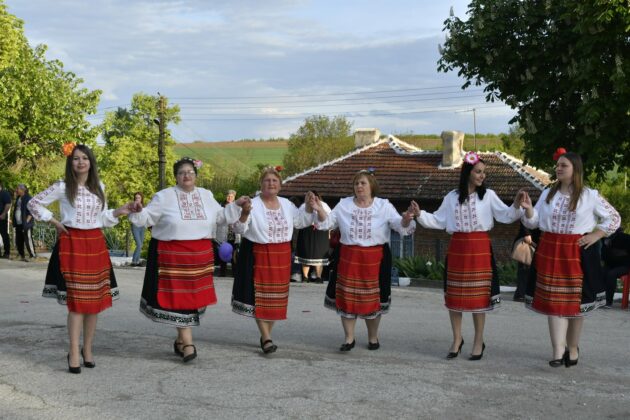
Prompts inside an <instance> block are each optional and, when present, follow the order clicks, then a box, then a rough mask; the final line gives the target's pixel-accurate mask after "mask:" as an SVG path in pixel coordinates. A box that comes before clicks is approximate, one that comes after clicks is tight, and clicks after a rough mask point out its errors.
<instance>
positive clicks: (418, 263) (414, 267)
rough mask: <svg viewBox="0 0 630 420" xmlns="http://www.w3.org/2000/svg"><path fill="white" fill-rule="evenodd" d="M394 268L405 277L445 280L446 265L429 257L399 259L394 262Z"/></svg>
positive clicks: (416, 256) (417, 256) (418, 256)
mask: <svg viewBox="0 0 630 420" xmlns="http://www.w3.org/2000/svg"><path fill="white" fill-rule="evenodd" d="M394 267H396V268H397V269H398V272H399V273H400V275H401V276H404V277H413V278H418V277H424V278H427V279H430V280H442V279H443V278H444V263H443V262H441V261H436V260H435V258H434V257H431V256H428V255H415V256H412V257H405V258H397V259H395V260H394Z"/></svg>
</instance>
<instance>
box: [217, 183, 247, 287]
mask: <svg viewBox="0 0 630 420" xmlns="http://www.w3.org/2000/svg"><path fill="white" fill-rule="evenodd" d="M235 199H236V191H234V190H228V191H227V193H226V195H225V201H224V202H223V207H225V206H227V205H228V204H230V203H231V202H233V201H234V200H235ZM226 241H227V242H228V243H229V244H230V245H232V249H233V252H232V271H233V270H234V261H235V258H236V249H237V247H238V244H239V243H240V242H241V235H239V234H236V233H234V229H232V226H230V225H217V234H216V241H215V246H216V250H215V255H218V249H219V245H221V244H222V243H223V242H226ZM218 262H219V276H221V277H225V276H226V275H227V262H226V261H223V260H222V259H220V258H219V259H218Z"/></svg>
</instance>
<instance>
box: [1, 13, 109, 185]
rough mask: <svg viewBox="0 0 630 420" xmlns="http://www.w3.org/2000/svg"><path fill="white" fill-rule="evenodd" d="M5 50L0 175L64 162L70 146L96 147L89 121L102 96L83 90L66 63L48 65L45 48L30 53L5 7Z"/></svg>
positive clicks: (94, 135) (3, 36) (3, 29)
mask: <svg viewBox="0 0 630 420" xmlns="http://www.w3.org/2000/svg"><path fill="white" fill-rule="evenodd" d="M0 46H2V49H1V50H0V154H1V155H2V162H1V163H0V175H4V176H6V175H7V173H9V172H10V171H11V170H12V168H13V167H14V166H16V165H17V166H19V167H20V168H23V169H25V170H32V169H35V167H36V165H37V163H38V162H39V161H40V160H41V159H45V158H56V157H58V156H60V155H61V146H62V144H63V143H64V142H67V141H69V140H74V141H80V142H83V143H92V144H93V143H94V142H95V139H96V134H97V130H96V128H95V127H92V126H91V124H90V123H89V122H88V121H87V119H86V118H85V117H86V116H87V115H89V114H93V113H95V112H96V107H97V105H98V102H99V97H100V94H101V92H100V91H98V90H95V91H90V90H88V89H86V88H84V87H82V83H83V80H82V79H80V78H78V77H77V76H76V75H75V74H74V73H72V72H68V71H66V70H64V67H63V63H62V62H61V61H59V60H47V59H46V57H45V54H46V49H47V47H46V46H45V45H38V46H36V47H35V48H31V47H30V45H29V44H28V41H27V39H26V37H24V34H23V29H22V22H21V21H20V20H19V19H17V18H15V17H14V16H12V15H10V14H9V13H7V12H6V7H5V6H4V4H3V3H0ZM5 47H6V49H5Z"/></svg>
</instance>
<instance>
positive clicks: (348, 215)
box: [316, 197, 416, 246]
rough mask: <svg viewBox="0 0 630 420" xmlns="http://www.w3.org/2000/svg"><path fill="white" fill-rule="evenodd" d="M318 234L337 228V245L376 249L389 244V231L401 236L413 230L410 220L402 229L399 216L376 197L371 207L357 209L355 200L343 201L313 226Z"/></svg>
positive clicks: (385, 200)
mask: <svg viewBox="0 0 630 420" xmlns="http://www.w3.org/2000/svg"><path fill="white" fill-rule="evenodd" d="M316 226H317V228H318V229H320V230H330V229H336V228H339V232H340V233H341V238H340V242H341V243H342V244H344V245H359V246H375V245H382V244H384V243H387V242H389V239H390V236H391V230H392V229H393V230H395V231H396V232H398V233H400V235H401V236H406V235H410V234H412V233H413V232H414V231H415V230H416V222H414V221H413V220H412V221H411V222H410V223H409V226H407V227H403V225H402V216H401V215H400V214H399V213H398V212H397V211H396V208H395V207H394V206H393V205H392V203H390V202H389V200H387V199H384V198H378V197H375V198H374V201H372V205H371V206H370V207H365V208H364V207H358V206H357V205H356V204H354V197H346V198H342V199H341V201H339V203H337V205H336V206H335V208H334V209H332V211H331V212H330V213H328V216H327V217H326V220H325V221H323V222H319V223H317V224H316Z"/></svg>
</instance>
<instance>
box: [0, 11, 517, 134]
mask: <svg viewBox="0 0 630 420" xmlns="http://www.w3.org/2000/svg"><path fill="white" fill-rule="evenodd" d="M6 2H7V5H8V8H9V12H10V13H13V14H15V15H17V16H18V17H20V18H22V19H23V20H24V21H25V29H26V34H27V36H28V37H29V39H30V41H31V42H32V43H34V44H35V43H46V44H47V45H49V47H50V49H49V53H48V57H49V58H59V59H61V60H62V61H63V62H64V64H65V67H66V69H68V70H72V71H74V72H76V73H77V74H78V75H79V77H81V78H83V79H84V80H85V84H86V86H87V87H89V88H91V89H101V90H103V96H102V101H101V108H106V107H111V106H119V105H120V106H126V105H127V104H128V103H129V102H130V100H131V97H132V95H133V93H135V92H140V91H142V92H147V93H153V94H155V93H156V92H158V91H159V92H161V93H163V94H165V95H167V96H168V97H169V98H172V100H171V102H174V103H180V106H181V108H182V116H183V118H184V121H185V123H186V125H187V127H182V128H176V129H175V130H176V132H177V133H179V135H180V136H179V138H180V139H182V140H186V139H191V140H192V139H193V137H200V138H204V139H208V140H209V139H217V140H219V139H238V138H243V137H263V138H266V137H277V136H287V135H288V134H290V133H291V132H292V131H295V130H296V129H297V128H298V127H299V125H300V124H301V122H302V120H301V119H295V120H262V121H254V120H253V119H254V118H252V117H251V116H250V117H247V118H245V117H243V118H241V120H239V121H207V120H206V121H201V120H200V116H199V115H194V114H202V115H201V117H203V116H204V115H209V114H210V113H211V112H214V113H220V114H224V115H225V114H229V115H242V114H248V115H251V114H255V113H259V114H260V118H259V119H261V118H265V116H270V115H273V116H286V115H295V114H298V115H302V114H308V113H309V112H310V113H318V114H322V113H326V114H331V115H334V114H336V113H341V112H349V113H353V115H365V114H368V113H369V111H372V115H373V116H372V117H369V118H364V117H361V119H359V118H357V123H359V125H370V126H377V125H381V127H379V128H381V130H382V131H383V132H390V131H391V132H400V131H409V130H413V131H414V132H421V131H422V132H434V133H438V132H439V131H441V130H442V129H444V124H446V123H447V122H450V123H461V124H462V125H463V124H466V121H468V120H469V119H470V118H468V117H467V116H465V115H459V114H453V112H454V109H456V108H457V107H458V104H460V105H461V106H460V108H470V107H473V106H476V107H479V108H481V107H482V106H484V105H485V101H484V100H483V98H482V95H476V96H477V97H475V98H473V96H475V95H473V94H472V93H462V94H461V98H460V99H456V98H455V99H453V98H451V99H445V100H442V99H436V98H441V97H444V96H447V95H446V93H445V92H446V91H447V90H448V91H457V90H458V88H457V87H454V88H449V89H436V90H435V91H434V92H435V93H436V94H435V95H433V96H431V95H425V96H418V97H417V99H418V100H417V101H416V102H411V101H409V102H400V101H401V100H404V99H398V101H396V102H395V101H394V99H393V98H392V99H391V100H387V99H382V100H380V103H376V104H370V105H364V106H358V105H357V106H351V104H352V102H351V101H348V102H347V103H346V104H344V105H339V106H329V105H330V103H326V102H322V99H324V98H325V97H312V96H308V95H316V94H317V95H329V96H328V99H331V98H333V99H334V98H340V97H342V96H335V94H336V93H340V92H359V91H363V92H365V91H383V90H404V89H418V88H428V87H440V86H442V87H443V86H454V85H455V86H457V85H461V84H462V82H461V81H460V80H458V79H457V77H456V75H455V74H453V73H449V74H440V73H437V70H436V68H437V64H436V62H437V60H438V52H437V44H438V43H440V42H442V41H443V38H444V35H443V33H441V27H442V22H443V21H444V19H445V18H446V17H447V16H448V9H449V7H450V4H452V3H455V12H456V14H458V15H460V16H461V15H462V14H463V13H464V12H465V8H466V4H467V1H465V0H457V1H454V2H450V3H449V4H441V2H432V1H428V0H427V1H421V0H415V1H413V0H400V1H396V2H376V1H371V2H365V1H359V0H347V1H344V2H333V1H332V0H317V1H315V0H309V1H307V0H300V1H295V0H266V1H265V2H260V1H255V0H220V1H219V0H213V1H205V0H186V1H184V0H162V1H156V2H154V1H138V0H126V1H122V0H92V1H90V2H85V1H82V0H60V1H56V2H50V1H46V0H29V1H28V2H26V1H21V0H7V1H6ZM430 92H431V91H427V93H430ZM439 92H443V94H442V95H440V94H438V93H439ZM281 95H284V96H288V95H303V100H305V101H306V100H308V99H309V98H312V99H313V100H312V102H310V106H308V107H307V106H299V107H298V106H296V105H297V104H293V106H291V105H290V104H287V103H280V101H281V100H280V99H279V98H277V96H281ZM450 95H451V96H457V94H450ZM191 97H201V98H206V99H205V102H206V104H207V107H206V108H205V109H204V108H202V107H199V106H197V107H193V106H192V105H191V104H192V103H193V102H194V101H192V100H190V99H183V98H191ZM210 97H227V98H230V97H234V98H242V97H261V100H259V101H258V102H259V103H258V109H257V110H256V109H253V108H247V107H246V106H245V105H241V106H240V109H238V105H232V106H231V108H230V109H228V105H220V106H217V105H211V104H210V102H213V103H216V102H219V100H210V99H208V98H210ZM345 97H346V98H351V97H352V96H351V95H350V96H348V95H346V96H345ZM355 97H356V96H355ZM372 97H374V95H372ZM431 97H433V98H434V99H433V100H432V101H429V100H428V99H429V98H431ZM178 98H180V99H178ZM264 98H267V100H266V101H264V100H262V99H264ZM420 99H423V100H422V101H420ZM222 102H224V103H225V102H229V103H232V104H235V103H241V104H243V103H244V102H246V100H244V99H235V100H232V101H228V100H223V101H222ZM285 102H290V101H285ZM365 102H379V101H378V100H371V101H367V100H366V101H365ZM306 104H308V102H304V103H302V105H306ZM464 105H465V106H464ZM235 106H236V107H237V109H236V110H235V109H234V107H235ZM431 108H433V109H443V110H444V109H447V111H442V112H441V113H437V112H433V113H422V114H413V115H411V116H402V115H391V116H384V115H374V114H384V113H387V112H389V113H393V114H399V113H400V112H405V111H408V110H416V109H423V110H425V111H426V110H427V109H431ZM374 111H378V112H374ZM486 111H488V112H486ZM486 111H484V114H483V115H486V117H487V120H486V121H485V122H484V123H483V124H486V123H487V129H486V130H484V131H494V132H498V131H507V123H506V122H507V120H509V118H510V116H511V115H506V114H507V113H508V111H509V110H508V109H507V108H506V109H488V110H486ZM423 112H424V111H423ZM478 114H479V116H481V115H482V114H481V110H480V112H479V113H478ZM187 115H190V117H187ZM213 118H214V117H213ZM215 119H216V118H215ZM451 128H457V127H451ZM462 129H464V128H462ZM465 130H468V129H465ZM191 131H192V132H191Z"/></svg>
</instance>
